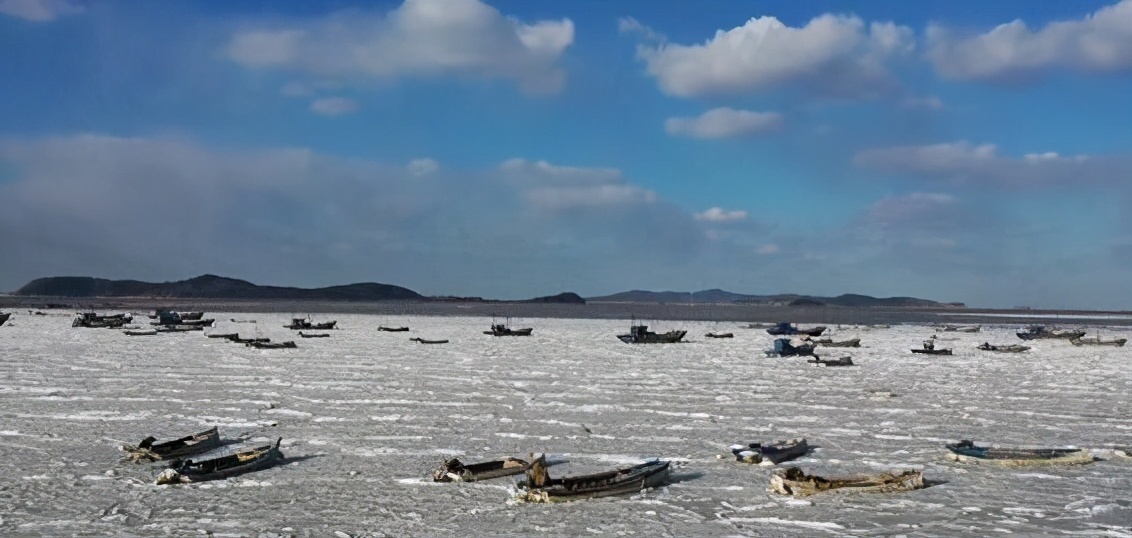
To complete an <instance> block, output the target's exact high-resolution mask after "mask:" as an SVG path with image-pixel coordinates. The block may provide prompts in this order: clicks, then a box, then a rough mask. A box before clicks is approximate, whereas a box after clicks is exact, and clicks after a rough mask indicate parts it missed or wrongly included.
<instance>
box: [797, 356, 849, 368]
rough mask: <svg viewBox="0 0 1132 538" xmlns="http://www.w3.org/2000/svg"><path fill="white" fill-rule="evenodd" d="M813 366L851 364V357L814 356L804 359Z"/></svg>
mask: <svg viewBox="0 0 1132 538" xmlns="http://www.w3.org/2000/svg"><path fill="white" fill-rule="evenodd" d="M806 362H808V363H810V364H813V365H814V366H853V357H841V358H839V359H823V358H821V357H817V356H815V357H814V358H812V359H810V360H808V361H806Z"/></svg>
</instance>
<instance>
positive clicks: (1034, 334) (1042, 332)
mask: <svg viewBox="0 0 1132 538" xmlns="http://www.w3.org/2000/svg"><path fill="white" fill-rule="evenodd" d="M1016 334H1017V335H1018V338H1021V339H1023V340H1040V339H1064V340H1072V339H1074V338H1083V337H1084V336H1085V331H1082V330H1076V329H1067V330H1057V329H1053V328H1050V327H1046V326H1045V325H1031V326H1029V327H1027V328H1026V329H1024V330H1022V331H1020V332H1018V333H1016Z"/></svg>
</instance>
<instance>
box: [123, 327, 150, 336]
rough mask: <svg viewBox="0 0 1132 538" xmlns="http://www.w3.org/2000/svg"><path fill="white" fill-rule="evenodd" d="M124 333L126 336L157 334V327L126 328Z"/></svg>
mask: <svg viewBox="0 0 1132 538" xmlns="http://www.w3.org/2000/svg"><path fill="white" fill-rule="evenodd" d="M122 333H123V334H125V335H126V336H153V335H155V334H157V329H126V330H124V331H122Z"/></svg>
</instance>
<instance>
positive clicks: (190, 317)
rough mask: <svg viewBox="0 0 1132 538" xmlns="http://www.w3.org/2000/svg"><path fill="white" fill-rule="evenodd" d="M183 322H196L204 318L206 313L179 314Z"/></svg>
mask: <svg viewBox="0 0 1132 538" xmlns="http://www.w3.org/2000/svg"><path fill="white" fill-rule="evenodd" d="M177 314H178V315H180V316H181V320H182V321H195V320H199V319H203V318H204V312H178V313H177Z"/></svg>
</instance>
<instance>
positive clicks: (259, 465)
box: [157, 437, 283, 486]
mask: <svg viewBox="0 0 1132 538" xmlns="http://www.w3.org/2000/svg"><path fill="white" fill-rule="evenodd" d="M281 442H283V438H282V437H280V438H279V439H278V440H277V441H275V444H274V445H263V446H258V447H255V448H251V449H248V450H241V451H239V452H236V453H235V454H229V455H227V456H220V457H218V458H211V459H207V460H201V461H193V460H184V461H181V460H175V461H173V463H172V464H170V465H169V468H168V469H165V470H164V471H162V472H161V474H160V475H158V476H157V485H159V486H160V485H162V484H184V483H191V482H204V481H207V480H219V479H223V478H228V477H232V476H236V475H240V474H244V473H248V472H251V471H258V470H260V469H266V468H268V467H271V466H272V465H275V464H276V463H277V462H279V461H280V460H282V459H283V453H282V452H280V451H279V443H281Z"/></svg>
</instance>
